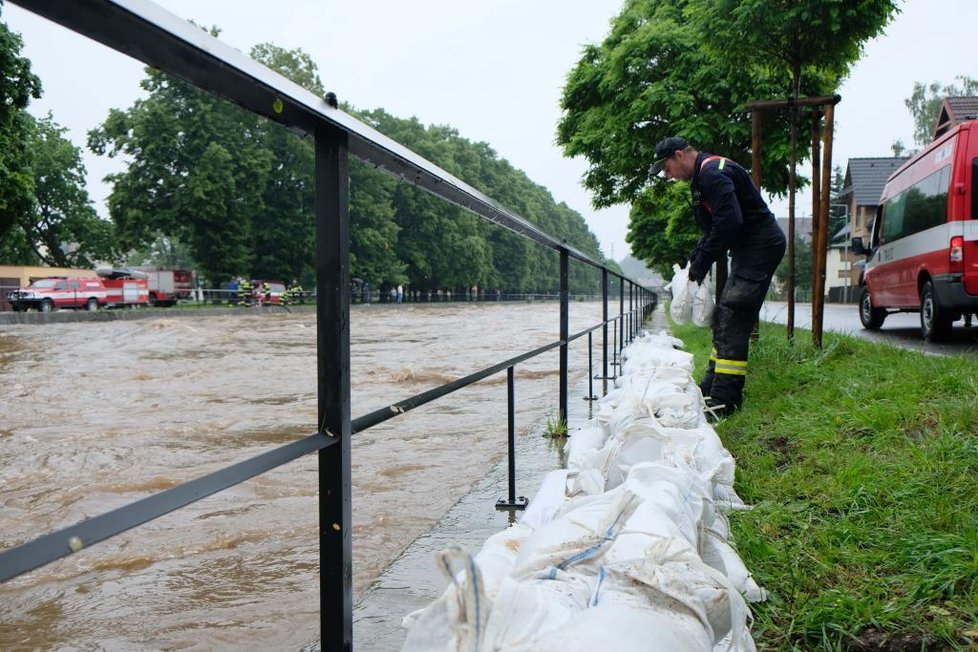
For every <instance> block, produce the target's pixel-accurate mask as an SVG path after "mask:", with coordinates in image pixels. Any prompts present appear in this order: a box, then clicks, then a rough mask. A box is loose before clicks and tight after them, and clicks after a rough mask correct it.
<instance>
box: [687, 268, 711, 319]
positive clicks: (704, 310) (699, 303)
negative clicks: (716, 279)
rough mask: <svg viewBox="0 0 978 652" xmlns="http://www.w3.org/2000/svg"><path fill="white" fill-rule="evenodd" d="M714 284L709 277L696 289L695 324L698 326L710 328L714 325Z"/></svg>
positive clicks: (694, 298) (694, 302) (694, 304)
mask: <svg viewBox="0 0 978 652" xmlns="http://www.w3.org/2000/svg"><path fill="white" fill-rule="evenodd" d="M713 309H714V302H713V283H711V282H710V277H709V276H707V277H706V278H705V279H703V282H702V283H700V285H699V287H697V288H696V293H695V294H694V295H693V313H692V318H693V323H694V324H696V325H697V326H705V327H709V326H712V325H713Z"/></svg>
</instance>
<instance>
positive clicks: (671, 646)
mask: <svg viewBox="0 0 978 652" xmlns="http://www.w3.org/2000/svg"><path fill="white" fill-rule="evenodd" d="M620 595H621V594H619V593H617V592H615V593H611V592H609V593H607V594H606V599H605V600H603V601H602V602H601V603H599V604H597V605H595V606H594V607H592V608H590V609H587V610H585V611H582V612H580V613H578V614H575V616H574V618H572V619H571V620H569V621H568V622H567V623H566V624H565V626H564V627H561V628H560V629H558V630H556V631H554V632H550V633H549V634H547V635H546V636H540V637H538V638H536V639H534V640H532V641H528V642H527V643H525V644H523V645H519V646H512V647H505V648H498V649H505V650H507V652H568V650H607V651H609V652H611V651H614V652H709V651H710V650H712V649H713V646H712V645H711V643H710V637H709V633H708V632H706V631H705V630H704V629H703V627H702V626H701V625H700V624H699V622H698V621H697V620H696V618H695V617H694V616H692V615H691V614H688V613H684V612H681V611H678V612H677V611H676V610H673V609H668V608H665V607H660V606H653V605H650V604H648V603H647V602H645V601H640V600H635V599H633V598H631V597H630V596H625V597H624V598H622V597H619V596H620Z"/></svg>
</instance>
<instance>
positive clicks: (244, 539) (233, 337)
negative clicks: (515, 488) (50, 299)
mask: <svg viewBox="0 0 978 652" xmlns="http://www.w3.org/2000/svg"><path fill="white" fill-rule="evenodd" d="M600 316H601V306H600V304H599V303H573V304H571V332H577V331H579V330H582V329H583V328H586V327H588V326H591V325H594V324H596V323H598V322H599V320H600ZM557 332H558V312H557V305H556V304H555V303H548V304H541V303H536V304H495V303H487V304H447V305H425V304H421V305H402V306H397V307H395V306H356V307H354V310H353V311H352V316H351V334H352V363H351V371H352V413H353V416H354V417H356V416H359V415H361V414H365V413H367V412H369V411H371V410H374V409H377V408H379V407H383V406H385V405H388V404H390V403H392V402H394V401H396V400H398V399H402V398H405V397H407V396H411V395H413V394H416V393H419V392H421V391H424V390H426V389H430V388H432V387H435V386H438V385H440V384H443V383H445V382H447V381H449V380H453V379H455V378H457V377H460V376H463V375H466V374H468V373H471V372H473V371H475V370H477V369H480V368H484V367H488V366H491V365H492V364H494V363H496V362H499V361H501V360H502V359H505V358H507V357H511V356H513V355H516V354H519V353H522V352H525V351H527V350H530V349H532V348H535V347H537V346H541V345H543V344H546V343H548V342H551V341H554V340H556V339H557ZM596 335H598V338H596V340H595V344H596V345H597V344H598V343H599V341H600V334H599V333H597V334H596ZM315 341H316V325H315V316H314V315H313V314H312V313H301V314H291V315H288V314H276V315H254V314H241V315H229V316H220V317H199V318H188V317H169V318H160V319H148V320H131V321H130V320H125V321H123V320H120V321H112V322H83V323H73V324H51V325H44V326H29V325H21V326H3V327H0V549H7V548H10V547H13V546H15V545H18V544H21V543H24V542H26V541H28V540H30V539H32V538H34V537H36V536H39V535H41V534H45V533H48V532H51V531H53V530H56V529H59V528H63V527H66V526H68V525H71V524H73V523H76V522H78V521H79V520H81V519H83V518H86V517H90V516H96V515H98V514H101V513H104V512H106V511H108V510H110V509H113V508H115V507H119V506H121V505H124V504H126V503H129V502H132V501H134V500H136V499H138V498H141V497H144V496H147V495H150V494H152V493H155V492H158V491H161V490H163V489H167V488H169V487H172V486H175V485H176V484H179V483H181V482H184V481H187V480H191V479H193V478H196V477H199V476H201V475H203V474H205V473H208V472H211V471H214V470H217V469H220V468H222V467H224V466H227V465H229V464H231V463H234V462H237V461H240V460H243V459H246V458H248V457H251V456H253V455H255V454H257V453H260V452H262V451H265V450H268V449H269V448H271V447H275V446H277V445H280V444H284V443H287V442H289V441H293V440H295V439H299V438H301V437H304V436H306V435H308V434H311V433H312V432H313V429H314V425H313V424H314V423H315V420H316V377H315V374H316V348H315V347H316V343H315ZM586 347H587V339H586V338H582V339H581V340H578V341H577V342H575V343H574V344H573V345H572V346H571V367H572V369H574V370H576V372H577V374H578V378H580V377H582V376H583V374H584V373H586V370H587V367H586V364H587V357H586V356H587V348H586ZM596 351H597V348H596ZM595 359H596V361H597V358H595ZM557 383H558V376H557V353H556V351H554V352H552V353H548V354H546V355H543V356H540V357H538V358H536V359H534V360H531V361H528V362H526V363H524V364H522V365H520V366H518V367H517V369H516V394H517V405H518V410H517V427H518V430H519V432H520V433H521V434H522V433H525V432H526V431H528V430H529V429H530V427H531V426H532V425H533V424H534V423H536V422H539V421H540V420H541V419H546V418H548V417H552V416H553V415H554V414H555V413H556V410H557V389H558V386H557ZM505 400H506V382H505V373H500V374H497V375H496V376H494V377H492V378H490V379H488V380H485V381H483V382H481V383H478V384H476V385H474V386H471V387H469V388H466V389H464V390H462V391H461V392H459V393H456V394H453V395H452V396H450V397H448V398H447V399H443V400H442V401H439V402H436V403H433V404H429V405H427V406H424V407H422V408H419V409H417V410H414V411H412V412H409V413H407V414H405V415H404V416H402V417H400V418H398V419H394V420H392V421H388V422H387V423H384V424H381V425H380V426H377V427H375V428H372V429H370V430H367V431H365V432H363V433H360V434H359V435H356V436H355V437H354V443H353V452H352V458H353V551H354V559H353V562H354V590H355V594H357V595H359V594H360V593H362V592H363V590H364V589H365V588H366V587H367V586H368V585H369V584H370V582H371V581H372V580H373V579H374V578H375V577H376V576H377V575H378V574H379V573H380V572H381V571H382V570H383V568H384V567H385V566H386V565H387V564H388V563H389V562H390V561H391V560H392V559H394V558H395V557H396V556H397V555H398V554H399V553H400V551H401V550H403V548H404V547H405V546H407V545H408V544H409V543H410V542H411V541H413V540H414V539H415V538H416V537H417V536H418V535H420V534H421V533H423V532H424V531H426V530H427V529H428V528H429V527H430V526H431V525H432V524H433V523H434V522H435V521H437V519H438V518H439V517H440V516H441V515H442V514H443V513H444V512H445V511H446V510H447V509H448V508H449V507H450V506H451V505H452V504H454V502H455V501H457V500H458V498H459V497H460V496H462V495H463V494H464V493H465V492H466V490H467V489H468V488H469V487H470V486H471V485H472V484H473V483H474V482H475V481H476V480H478V479H479V478H480V477H481V476H482V475H483V474H484V473H485V472H486V470H487V469H488V468H489V467H490V465H491V464H492V463H494V462H495V461H496V460H498V459H499V458H500V457H501V456H502V455H503V453H504V451H505V446H506V445H505V441H506V418H505ZM317 483H318V480H317V468H316V457H315V456H314V455H312V456H306V457H304V458H302V459H300V460H297V461H295V462H292V463H290V464H287V465H285V466H283V467H280V468H278V469H276V470H274V471H272V472H269V473H266V474H264V475H261V476H259V477H257V478H255V479H253V480H250V481H248V482H245V483H243V484H240V485H237V486H236V487H233V488H231V489H228V490H226V491H223V492H220V493H218V494H216V495H214V496H211V497H209V498H206V499H204V500H202V501H199V502H197V503H195V504H193V505H191V506H189V507H187V508H184V509H181V510H178V511H176V512H174V513H172V514H169V515H167V516H164V517H162V518H160V519H157V520H156V521H153V522H151V523H149V524H146V525H144V526H141V527H139V528H137V529H134V530H130V531H129V532H126V533H124V534H122V535H119V536H117V537H114V538H112V539H110V540H108V541H106V542H103V543H101V544H97V545H95V546H93V547H92V548H90V549H88V550H84V551H82V552H81V553H79V554H76V555H73V556H72V557H70V558H68V559H63V560H60V561H58V562H55V563H53V564H50V565H48V566H46V567H43V568H41V569H38V570H35V571H33V572H31V573H28V574H26V575H22V576H20V577H18V578H15V579H13V580H10V581H8V582H6V583H4V584H0V649H2V650H19V649H86V650H88V649H105V650H138V649H214V648H227V647H237V648H245V649H262V648H263V649H268V648H275V649H298V648H300V647H301V646H302V645H304V644H306V643H309V642H310V641H313V640H316V639H318V637H319V620H318V619H319V614H318V612H319V594H318V590H319V575H318V562H319V559H318V557H319V550H318V545H319V544H318V538H317V514H318V511H317V509H318V508H317Z"/></svg>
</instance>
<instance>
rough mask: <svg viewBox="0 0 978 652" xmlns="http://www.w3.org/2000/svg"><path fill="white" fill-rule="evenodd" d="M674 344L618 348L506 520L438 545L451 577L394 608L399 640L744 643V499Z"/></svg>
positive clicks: (627, 645) (442, 643) (537, 651)
mask: <svg viewBox="0 0 978 652" xmlns="http://www.w3.org/2000/svg"><path fill="white" fill-rule="evenodd" d="M681 346H682V342H681V341H679V340H676V339H675V338H672V337H671V336H669V335H668V334H665V333H663V334H659V335H650V334H647V333H646V334H642V335H641V336H640V337H639V338H637V339H636V340H635V341H634V342H633V343H632V344H630V345H629V346H628V347H626V348H625V350H624V351H623V353H622V375H621V376H620V377H619V378H617V379H616V381H615V389H614V390H613V391H611V392H610V393H609V394H608V395H607V396H605V397H603V398H602V399H601V400H600V401H599V403H598V407H597V412H596V416H595V418H594V419H593V421H592V422H591V423H590V424H589V425H588V426H587V427H585V428H582V429H579V430H576V431H574V432H572V433H571V436H570V441H569V444H568V447H569V452H568V463H567V468H566V469H562V470H558V471H553V472H551V473H550V474H549V475H548V476H547V477H546V478H545V480H544V482H543V483H542V485H541V487H540V489H539V491H538V492H537V494H536V496H534V497H533V499H531V502H530V507H529V509H528V510H527V511H526V513H525V514H524V515H523V517H522V518H521V520H520V521H519V522H518V523H517V524H516V525H514V526H512V527H510V528H509V529H507V530H505V531H503V532H500V533H499V534H496V535H494V536H493V537H490V538H489V539H488V540H487V541H486V543H485V545H484V546H483V548H482V550H481V551H480V552H479V553H478V554H477V555H475V557H472V556H471V555H469V554H468V553H467V552H465V551H463V550H461V549H457V548H452V549H448V550H445V551H442V552H441V553H439V554H438V555H437V564H438V567H439V568H440V569H441V570H442V571H443V572H444V573H445V575H446V576H447V577H448V578H449V580H450V585H449V587H448V589H446V591H445V593H444V594H443V595H442V596H441V597H440V598H439V599H438V600H436V601H435V602H433V603H431V604H430V605H428V606H427V607H425V608H424V609H421V610H419V611H416V612H414V613H412V614H410V615H408V616H407V617H406V618H405V626H406V627H408V628H409V631H408V635H407V638H406V640H405V644H404V647H403V650H405V652H422V651H429V650H431V651H433V650H439V651H443V650H460V651H476V650H507V651H511V652H520V651H523V650H525V651H526V652H531V651H532V652H545V651H548V650H553V651H555V652H556V651H558V650H559V651H561V652H565V651H567V650H590V649H606V650H616V651H622V652H625V651H629V650H635V651H639V650H642V651H644V652H649V651H662V652H676V651H680V650H754V649H755V648H754V642H753V639H752V638H751V635H750V632H749V630H748V620H749V609H748V607H747V603H748V602H751V601H757V600H762V599H764V591H763V590H762V589H761V588H759V587H758V586H757V584H756V583H755V582H754V580H753V579H752V578H751V575H750V573H749V572H748V571H747V569H746V568H745V566H744V564H743V562H742V561H741V559H740V557H739V556H738V554H737V552H736V551H735V550H734V548H733V547H732V546H731V545H730V542H729V533H730V532H729V522H728V515H729V514H730V512H731V511H734V510H738V509H745V506H744V504H743V502H742V501H741V500H740V498H739V497H738V496H737V494H736V492H735V491H734V489H733V481H734V461H733V458H732V457H731V456H730V453H729V452H728V451H727V450H726V449H725V448H724V447H723V444H722V443H721V441H720V439H719V437H718V436H717V434H716V432H715V431H714V430H713V428H712V426H710V424H709V423H707V421H706V419H705V417H704V412H703V397H702V395H701V394H700V391H699V388H698V387H697V385H696V384H695V383H694V382H693V380H692V369H693V359H692V355H690V354H689V353H686V352H685V351H682V350H681Z"/></svg>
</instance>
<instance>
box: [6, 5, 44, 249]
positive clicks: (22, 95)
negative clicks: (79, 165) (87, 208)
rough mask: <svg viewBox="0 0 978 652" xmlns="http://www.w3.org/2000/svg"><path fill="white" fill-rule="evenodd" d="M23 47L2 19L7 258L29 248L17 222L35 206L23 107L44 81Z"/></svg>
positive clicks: (27, 217)
mask: <svg viewBox="0 0 978 652" xmlns="http://www.w3.org/2000/svg"><path fill="white" fill-rule="evenodd" d="M2 11H3V4H2V3H0V12H2ZM22 47H23V42H22V41H21V38H20V36H18V35H17V34H14V33H13V32H11V31H10V30H9V29H8V28H7V25H6V24H5V23H3V22H0V255H2V256H3V257H4V259H5V260H11V258H10V256H12V255H15V252H23V251H24V249H25V248H26V249H29V248H30V244H29V243H28V242H26V241H25V234H24V233H23V232H22V231H21V232H15V231H14V225H15V224H20V223H23V222H24V221H25V220H28V219H29V217H30V215H31V213H32V212H33V210H34V184H33V175H32V173H31V170H30V147H29V145H28V142H29V139H30V116H28V115H27V114H26V112H25V111H24V109H25V108H26V107H27V104H28V103H29V102H30V100H31V98H37V97H40V96H41V81H40V80H39V79H38V78H37V76H36V75H34V73H32V72H31V64H30V61H29V60H28V59H26V58H24V57H22V56H20V51H21V48H22Z"/></svg>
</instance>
